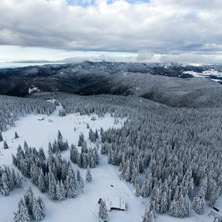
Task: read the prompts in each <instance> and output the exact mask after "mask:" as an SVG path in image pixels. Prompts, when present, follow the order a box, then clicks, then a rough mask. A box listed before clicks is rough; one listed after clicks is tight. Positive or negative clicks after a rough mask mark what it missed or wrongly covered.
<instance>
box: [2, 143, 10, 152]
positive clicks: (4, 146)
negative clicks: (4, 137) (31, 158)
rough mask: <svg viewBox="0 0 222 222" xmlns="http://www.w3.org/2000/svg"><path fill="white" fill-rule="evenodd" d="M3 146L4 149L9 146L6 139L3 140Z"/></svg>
mask: <svg viewBox="0 0 222 222" xmlns="http://www.w3.org/2000/svg"><path fill="white" fill-rule="evenodd" d="M3 148H4V149H5V150H6V149H8V148H9V147H8V144H7V142H6V141H4V144H3Z"/></svg>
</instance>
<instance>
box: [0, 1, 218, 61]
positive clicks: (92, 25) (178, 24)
mask: <svg viewBox="0 0 222 222" xmlns="http://www.w3.org/2000/svg"><path fill="white" fill-rule="evenodd" d="M208 4H209V1H208V0H207V1H206V0H192V1H191V0H186V1H185V0H182V1H177V0H153V1H151V3H149V4H145V3H141V4H135V5H132V4H128V3H127V2H125V1H124V0H119V1H113V3H112V4H111V5H107V4H106V1H105V0H101V1H97V4H95V5H93V6H90V7H87V8H82V7H80V6H68V5H67V4H66V1H65V0H49V1H46V0H35V1H29V0H4V1H3V3H2V4H1V6H0V44H1V45H19V46H32V47H45V48H55V49H65V50H87V51H89V50H96V51H120V52H121V51H122V52H139V51H146V52H149V53H150V55H152V54H163V55H165V54H169V55H172V54H186V53H188V52H189V53H191V54H192V55H193V54H195V53H196V54H197V55H199V54H200V52H203V54H206V52H211V53H218V52H221V51H222V47H221V46H222V41H221V36H222V30H221V28H219V27H220V26H221V22H220V21H222V13H218V10H219V9H218V8H219V7H220V8H221V6H222V5H221V4H222V3H221V1H219V0H213V1H211V4H210V10H208V11H207V10H205V9H206V8H207V5H208ZM138 59H140V57H138Z"/></svg>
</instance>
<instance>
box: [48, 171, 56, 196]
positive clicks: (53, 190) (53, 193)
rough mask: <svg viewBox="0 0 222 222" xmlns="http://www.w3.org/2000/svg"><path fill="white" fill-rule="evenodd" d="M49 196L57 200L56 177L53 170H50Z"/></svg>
mask: <svg viewBox="0 0 222 222" xmlns="http://www.w3.org/2000/svg"><path fill="white" fill-rule="evenodd" d="M49 197H50V198H51V199H52V200H56V179H55V176H54V174H53V173H52V171H49Z"/></svg>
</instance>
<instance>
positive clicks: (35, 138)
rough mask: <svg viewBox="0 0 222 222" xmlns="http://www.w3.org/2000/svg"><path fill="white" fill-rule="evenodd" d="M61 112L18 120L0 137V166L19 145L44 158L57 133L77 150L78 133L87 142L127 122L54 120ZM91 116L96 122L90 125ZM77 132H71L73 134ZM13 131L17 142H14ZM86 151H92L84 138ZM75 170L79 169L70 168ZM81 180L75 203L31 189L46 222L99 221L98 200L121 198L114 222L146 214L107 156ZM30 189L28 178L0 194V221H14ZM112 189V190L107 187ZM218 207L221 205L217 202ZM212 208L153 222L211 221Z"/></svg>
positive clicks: (66, 155)
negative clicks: (122, 208) (92, 135)
mask: <svg viewBox="0 0 222 222" xmlns="http://www.w3.org/2000/svg"><path fill="white" fill-rule="evenodd" d="M61 109H62V107H61V106H58V107H57V109H56V111H55V112H54V113H53V114H52V115H50V116H46V115H28V116H26V117H23V118H20V120H18V121H17V122H16V126H15V127H12V128H10V129H9V130H8V131H6V132H4V133H3V137H4V139H5V141H6V142H7V143H8V145H9V149H8V150H4V149H2V147H3V142H0V148H1V149H0V165H3V164H5V165H8V166H13V165H12V160H11V154H12V153H14V154H15V153H16V150H17V147H18V145H19V144H20V145H23V144H24V141H27V143H28V145H30V146H33V147H36V148H40V147H43V149H44V150H45V153H46V154H47V150H48V143H49V141H53V140H54V139H56V138H57V133H58V130H60V131H61V133H62V135H63V138H64V139H65V140H68V142H69V144H75V145H77V142H78V138H79V134H80V133H81V132H82V133H83V134H84V136H85V138H86V139H87V138H88V132H89V128H87V124H88V125H89V127H90V128H91V129H92V130H94V131H95V130H96V129H97V130H100V128H101V127H102V128H103V129H104V130H106V129H108V128H110V127H116V128H118V127H122V126H123V124H124V121H125V119H119V121H118V123H115V122H116V121H115V119H114V117H111V116H110V115H109V114H107V115H105V116H104V117H103V118H100V117H98V116H96V115H91V116H87V115H85V116H81V115H79V114H78V113H76V114H70V115H67V116H64V117H60V116H58V113H59V110H61ZM92 116H94V117H95V119H96V120H92ZM74 128H75V130H74ZM15 132H17V133H18V135H19V138H18V139H14V134H15ZM87 142H88V144H89V146H93V144H92V143H90V141H89V140H88V139H87ZM62 155H63V157H64V158H67V159H68V158H69V151H65V152H63V153H62ZM73 168H74V169H75V170H76V169H77V168H78V166H77V165H74V164H73ZM80 172H81V175H82V177H83V179H84V183H85V190H84V194H81V193H79V194H78V196H77V197H76V198H75V199H66V200H64V201H52V200H50V199H49V197H48V194H42V193H41V192H40V191H39V190H38V189H37V188H36V187H35V186H32V187H33V189H34V192H35V193H36V196H41V197H42V198H43V199H44V202H45V205H46V208H47V215H46V218H45V219H44V221H45V222H97V221H98V218H97V212H98V208H99V206H98V200H99V198H103V199H107V198H108V197H120V198H122V199H124V200H125V201H126V204H127V211H125V212H122V211H119V212H118V211H112V212H109V221H113V222H140V221H142V215H143V214H144V211H145V205H147V203H148V200H147V199H142V198H138V197H136V196H135V195H134V189H133V188H132V186H131V185H130V184H128V183H126V182H124V181H122V180H120V179H119V176H118V174H119V172H118V169H117V167H114V166H112V165H108V164H107V157H106V156H102V155H100V157H99V165H98V166H97V168H95V169H91V173H92V176H93V180H92V182H90V183H88V182H86V180H85V174H86V170H84V169H80ZM30 185H31V182H30V180H29V179H26V181H25V182H23V184H22V188H20V189H15V190H14V191H12V192H11V193H10V196H8V197H3V196H2V195H0V222H12V221H13V212H14V211H16V210H17V205H18V201H19V199H20V198H21V197H22V196H23V194H24V190H25V189H27V188H28V187H29V186H30ZM111 185H112V186H111ZM217 203H218V204H219V205H220V206H222V200H221V199H220V200H219V201H218V202H217ZM209 212H210V209H209V208H207V209H206V211H205V214H204V215H201V216H199V215H197V214H195V213H194V212H193V211H191V216H190V217H188V218H184V219H180V218H173V217H170V216H168V215H157V218H156V221H157V222H179V221H184V222H201V221H205V222H210V221H213V218H209V217H208V216H207V215H208V213H209Z"/></svg>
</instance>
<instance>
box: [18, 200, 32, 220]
mask: <svg viewBox="0 0 222 222" xmlns="http://www.w3.org/2000/svg"><path fill="white" fill-rule="evenodd" d="M30 221H31V217H30V215H29V211H28V208H27V206H26V204H25V202H24V200H23V199H21V200H20V201H19V204H18V211H17V212H16V213H14V222H30Z"/></svg>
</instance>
